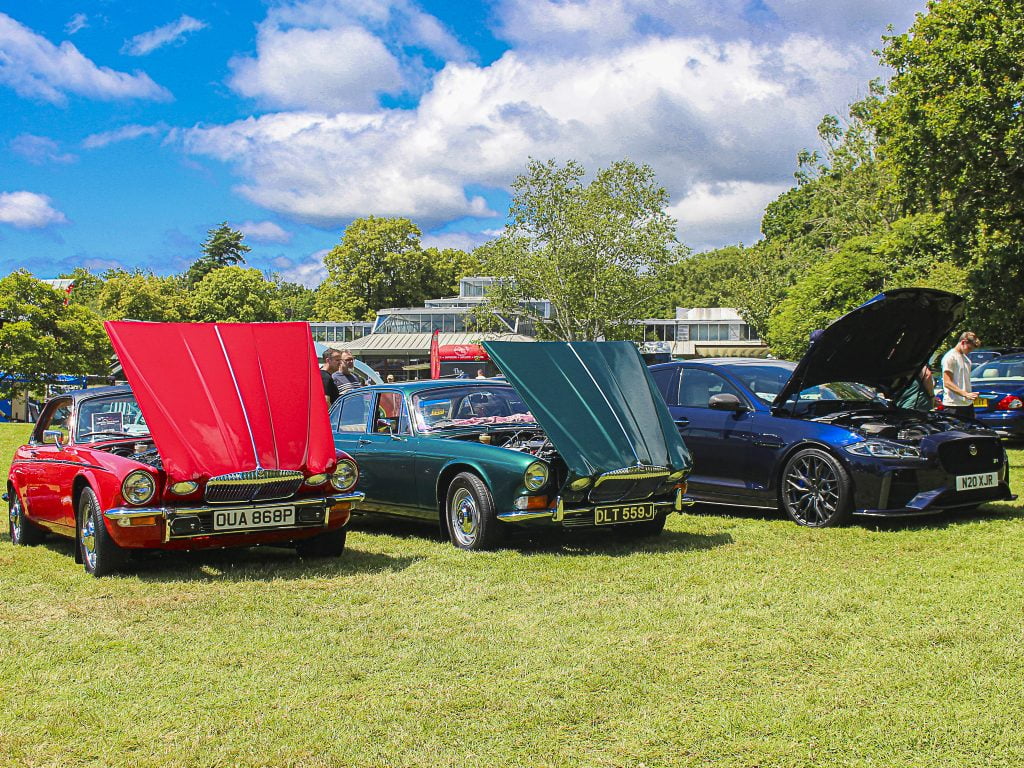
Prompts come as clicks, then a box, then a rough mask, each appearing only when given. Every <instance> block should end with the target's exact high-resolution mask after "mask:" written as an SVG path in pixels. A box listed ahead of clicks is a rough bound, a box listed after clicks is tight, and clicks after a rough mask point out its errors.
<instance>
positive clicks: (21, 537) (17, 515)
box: [7, 491, 46, 547]
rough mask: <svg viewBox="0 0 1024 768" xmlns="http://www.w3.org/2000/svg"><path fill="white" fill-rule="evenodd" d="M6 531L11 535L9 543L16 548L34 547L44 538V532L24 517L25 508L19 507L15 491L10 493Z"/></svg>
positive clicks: (18, 499) (19, 502)
mask: <svg viewBox="0 0 1024 768" xmlns="http://www.w3.org/2000/svg"><path fill="white" fill-rule="evenodd" d="M7 530H8V532H9V533H10V535H11V543H12V544H15V545H17V546H23V547H34V546H35V545H36V544H39V543H40V542H42V540H43V539H44V538H46V531H45V530H43V529H42V528H40V527H39V526H38V525H36V524H35V523H33V522H32V521H31V520H29V519H28V518H27V517H25V508H24V507H23V506H22V505H21V499H20V498H19V497H18V493H17V491H11V506H10V514H9V516H8V528H7Z"/></svg>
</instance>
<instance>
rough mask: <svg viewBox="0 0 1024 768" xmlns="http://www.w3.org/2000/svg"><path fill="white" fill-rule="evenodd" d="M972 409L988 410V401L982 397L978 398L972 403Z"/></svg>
mask: <svg viewBox="0 0 1024 768" xmlns="http://www.w3.org/2000/svg"><path fill="white" fill-rule="evenodd" d="M974 407H975V408H988V400H986V399H985V398H984V397H979V398H978V399H977V400H975V401H974Z"/></svg>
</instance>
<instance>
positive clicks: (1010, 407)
mask: <svg viewBox="0 0 1024 768" xmlns="http://www.w3.org/2000/svg"><path fill="white" fill-rule="evenodd" d="M1018 408H1024V400H1021V399H1020V398H1019V397H1017V396H1016V395H1007V396H1006V397H1004V398H1003V399H1002V400H1000V401H999V402H998V403H996V410H997V411H1016V410H1017V409H1018Z"/></svg>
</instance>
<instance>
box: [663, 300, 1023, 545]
mask: <svg viewBox="0 0 1024 768" xmlns="http://www.w3.org/2000/svg"><path fill="white" fill-rule="evenodd" d="M963 304H964V302H963V299H961V298H960V297H959V296H955V295H953V294H950V293H945V292H943V291H935V290H929V289H917V288H914V289H910V288H908V289H900V290H894V291H888V292H886V293H883V294H880V295H879V296H876V297H875V298H874V299H872V300H871V301H869V302H867V303H865V304H863V305H862V306H860V307H858V308H857V309H855V310H853V311H852V312H850V313H849V314H847V315H844V316H843V317H841V318H839V319H838V320H836V321H835V322H834V323H832V325H830V326H829V327H828V328H826V329H825V330H824V332H823V333H822V334H821V335H820V336H819V337H818V338H817V340H816V341H815V342H814V343H813V344H812V345H811V347H810V349H809V350H808V352H807V354H806V355H805V356H804V357H803V359H802V360H801V361H800V362H799V364H796V363H788V362H783V361H779V360H738V359H718V360H692V361H684V362H674V363H666V364H663V365H656V366H652V367H651V369H650V370H651V374H652V375H653V377H654V381H655V383H656V384H657V386H658V389H659V390H660V391H661V393H662V395H664V397H665V399H666V401H667V402H668V406H669V411H670V412H671V414H672V417H673V419H674V420H675V422H676V425H677V426H678V428H679V432H680V434H681V435H682V436H683V439H684V440H685V441H686V445H687V446H688V447H689V449H690V451H691V453H692V454H693V460H694V466H693V471H692V473H691V475H690V483H689V490H688V495H690V496H691V497H692V498H694V499H696V500H698V501H707V502H714V503H716V504H732V505H740V506H748V507H765V508H772V509H776V508H780V507H781V508H782V509H784V510H785V511H786V513H787V514H788V515H789V517H790V518H792V519H793V520H794V521H795V522H797V523H799V524H800V525H808V526H830V525H837V524H839V523H842V522H844V521H846V520H848V519H849V517H850V516H851V515H853V514H859V515H871V516H902V515H916V514H926V513H930V512H935V511H938V510H945V509H968V508H973V507H976V506H978V505H980V504H983V503H985V502H988V501H995V500H1000V499H1013V498H1015V497H1014V496H1013V495H1012V494H1011V493H1010V486H1009V474H1008V467H1007V459H1006V453H1005V451H1004V450H1003V448H1002V445H1001V444H1000V442H999V438H998V436H997V435H996V434H994V433H993V432H991V431H990V430H988V429H985V428H984V427H980V426H978V425H972V424H966V423H964V422H960V421H956V420H954V419H951V418H949V417H947V416H944V415H942V414H941V413H922V412H919V411H911V410H904V409H901V408H898V407H896V406H894V405H892V404H891V401H892V400H894V399H895V398H896V397H897V396H898V395H899V394H901V393H902V392H903V391H904V390H905V389H906V388H907V387H908V386H911V385H912V382H913V381H914V378H915V376H916V374H917V373H918V372H919V371H920V370H921V367H922V365H923V364H924V363H925V361H926V360H927V359H928V357H929V355H931V353H932V351H933V350H934V349H935V348H936V347H937V346H938V345H939V344H940V342H942V340H943V339H945V338H946V336H947V335H948V334H949V332H950V331H951V330H952V329H953V327H954V326H956V324H957V323H958V322H959V321H960V320H961V319H962V317H963Z"/></svg>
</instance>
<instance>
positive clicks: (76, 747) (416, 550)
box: [0, 425, 1024, 768]
mask: <svg viewBox="0 0 1024 768" xmlns="http://www.w3.org/2000/svg"><path fill="white" fill-rule="evenodd" d="M25 434H27V429H26V428H24V427H19V426H12V425H0V452H2V453H0V455H2V464H0V469H2V471H3V473H4V476H6V471H7V462H8V461H9V457H10V455H11V452H12V450H13V447H14V445H16V444H17V443H18V442H19V441H20V440H21V438H22V437H23V436H24V435H25ZM1010 455H1011V461H1012V464H1013V468H1014V469H1013V472H1014V474H1015V476H1016V477H1015V488H1016V491H1017V492H1018V493H1024V483H1022V482H1021V480H1020V478H1021V477H1022V476H1024V466H1022V464H1024V451H1022V450H1013V451H1011V454H1010ZM4 508H5V509H6V507H4ZM4 531H5V532H6V527H4ZM601 533H605V532H601ZM348 541H349V550H348V551H347V552H346V553H345V555H344V556H343V557H341V558H339V559H337V560H331V561H300V560H298V559H297V558H296V557H295V555H294V554H293V553H291V552H289V551H287V550H283V549H270V548H267V549H262V550H242V551H235V552H230V553H212V554H205V555H201V556H195V555H184V556H182V555H176V556H158V557H153V558H148V559H146V560H143V561H141V562H140V563H138V564H137V565H136V566H135V567H134V569H133V570H132V571H131V572H129V573H128V574H126V575H124V576H121V577H113V578H105V579H93V578H91V577H88V576H86V575H85V573H84V572H83V571H82V569H81V567H80V566H77V565H75V564H74V562H73V561H72V556H71V544H70V543H69V542H68V543H66V542H65V541H63V540H58V539H54V538H52V537H51V539H50V540H48V542H47V543H46V544H44V545H43V546H40V547H35V548H18V549H17V550H16V549H15V548H14V547H13V546H12V545H11V544H10V542H9V540H8V539H7V537H6V535H3V536H2V537H0V590H2V594H3V598H2V600H0V627H2V631H3V638H2V642H0V712H2V713H3V714H2V716H0V764H2V765H18V766H61V767H63V766H92V765H130V766H271V765H273V766H276V765H282V766H488V767H495V768H497V767H500V766H513V765H521V766H648V768H650V767H652V766H689V765H694V766H697V765H701V766H703V765H709V764H714V765H715V766H748V767H753V766H765V767H767V766H879V767H884V768H890V767H891V766H922V767H928V768H933V767H937V766H969V767H970V768H976V767H977V766H1020V765H1022V764H1024V738H1022V724H1021V723H1022V719H1024V630H1022V626H1024V624H1022V620H1021V619H1022V615H1024V586H1022V579H1021V574H1022V571H1021V562H1022V560H1024V557H1022V555H1024V504H1021V503H1013V504H1001V505H996V506H992V507H988V508H985V509H983V510H981V511H979V512H977V513H974V514H972V515H970V516H967V517H955V516H946V517H939V518H928V519H924V520H919V521H917V522H913V523H909V524H907V523H903V524H892V523H887V524H884V525H877V524H874V523H868V524H854V525H852V526H850V527H846V528H841V529H835V530H822V531H815V530H808V529H805V528H799V527H797V526H795V525H793V524H792V523H789V522H785V521H783V520H781V519H779V518H776V517H771V516H769V517H765V516H759V515H755V514H748V515H739V516H728V515H717V514H687V515H682V516H680V515H675V516H673V517H672V518H671V519H670V521H669V525H668V530H667V531H666V533H665V535H664V536H662V537H661V538H660V539H658V540H655V541H652V542H647V543H630V544H627V543H617V542H616V541H615V540H614V538H613V537H612V536H610V535H597V534H588V535H582V536H581V535H574V536H568V535H567V536H562V537H559V538H557V539H556V540H555V541H553V542H552V541H546V542H545V540H544V539H539V538H538V539H535V540H524V541H521V542H519V543H518V544H517V546H516V547H515V548H512V549H507V550H503V551H500V552H496V553H485V554H475V555H474V554H467V553H464V552H460V551H457V550H455V549H454V548H453V547H451V546H450V545H449V544H447V543H445V542H441V541H440V540H438V539H437V537H436V535H434V534H433V533H432V532H431V531H430V530H429V529H428V528H424V527H420V526H417V525H414V524H403V523H400V522H396V523H390V522H373V523H365V522H364V523H360V524H357V525H356V527H355V529H354V530H353V531H352V532H351V533H350V534H349V540H348Z"/></svg>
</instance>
